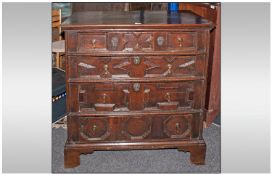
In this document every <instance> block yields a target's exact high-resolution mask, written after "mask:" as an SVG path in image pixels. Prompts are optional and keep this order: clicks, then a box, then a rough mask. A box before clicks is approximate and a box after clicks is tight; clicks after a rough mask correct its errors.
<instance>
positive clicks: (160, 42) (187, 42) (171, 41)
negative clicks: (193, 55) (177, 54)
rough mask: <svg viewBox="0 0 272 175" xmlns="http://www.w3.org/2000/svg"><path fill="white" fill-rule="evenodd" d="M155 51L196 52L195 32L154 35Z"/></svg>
mask: <svg viewBox="0 0 272 175" xmlns="http://www.w3.org/2000/svg"><path fill="white" fill-rule="evenodd" d="M154 36H155V37H154V39H155V47H154V50H155V51H192V52H194V51H196V50H197V33H196V32H173V33H168V32H165V33H155V34H154Z"/></svg>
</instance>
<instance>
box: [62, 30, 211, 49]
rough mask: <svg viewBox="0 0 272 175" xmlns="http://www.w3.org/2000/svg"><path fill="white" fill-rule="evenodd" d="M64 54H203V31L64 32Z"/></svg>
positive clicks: (204, 47) (204, 46)
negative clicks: (65, 51) (65, 45)
mask: <svg viewBox="0 0 272 175" xmlns="http://www.w3.org/2000/svg"><path fill="white" fill-rule="evenodd" d="M66 37H67V40H66V41H67V53H68V54H69V53H79V54H81V53H87V54H97V53H101V52H105V53H107V52H110V53H131V52H132V53H133V52H143V53H150V52H151V53H152V52H166V53H167V52H179V53H196V52H205V51H206V45H205V42H204V41H205V37H206V35H205V32H203V31H198V32H196V31H184V32H164V31H163V32H148V31H147V32H131V31H130V32H83V31H81V32H77V31H68V32H67V35H66Z"/></svg>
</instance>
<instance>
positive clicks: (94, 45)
mask: <svg viewBox="0 0 272 175" xmlns="http://www.w3.org/2000/svg"><path fill="white" fill-rule="evenodd" d="M95 47H96V40H95V39H93V40H92V48H93V49H95Z"/></svg>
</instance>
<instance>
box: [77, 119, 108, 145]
mask: <svg viewBox="0 0 272 175" xmlns="http://www.w3.org/2000/svg"><path fill="white" fill-rule="evenodd" d="M79 122H80V129H79V130H80V131H79V134H80V137H81V140H88V141H94V140H105V139H107V138H108V137H109V136H110V132H109V123H108V120H107V118H95V117H82V118H80V121H79Z"/></svg>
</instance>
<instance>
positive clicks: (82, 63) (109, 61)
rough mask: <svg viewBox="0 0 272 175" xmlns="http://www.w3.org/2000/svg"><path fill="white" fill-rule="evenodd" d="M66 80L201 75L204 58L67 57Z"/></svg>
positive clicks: (202, 73) (203, 56)
mask: <svg viewBox="0 0 272 175" xmlns="http://www.w3.org/2000/svg"><path fill="white" fill-rule="evenodd" d="M68 64H69V67H70V70H69V74H68V77H69V78H91V79H99V78H113V79H120V78H121V79H122V78H123V79H124V78H125V79H128V78H141V77H145V78H152V77H182V76H204V75H205V64H206V62H205V55H192V56H179V55H168V56H138V55H135V56H126V57H95V56H68Z"/></svg>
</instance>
